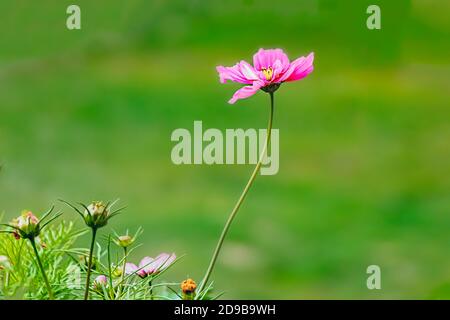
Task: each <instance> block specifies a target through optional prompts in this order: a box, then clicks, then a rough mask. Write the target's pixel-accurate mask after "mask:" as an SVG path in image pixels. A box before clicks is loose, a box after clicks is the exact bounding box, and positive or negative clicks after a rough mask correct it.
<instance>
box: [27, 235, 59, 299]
mask: <svg viewBox="0 0 450 320" xmlns="http://www.w3.org/2000/svg"><path fill="white" fill-rule="evenodd" d="M30 242H31V246H32V247H33V251H34V254H35V255H36V260H37V263H38V266H39V269H40V270H41V273H42V277H43V278H44V282H45V286H46V287H47V291H48V298H49V299H50V300H53V291H52V287H51V286H50V282H48V278H47V275H46V274H45V270H44V266H43V265H42V262H41V258H39V253H38V251H37V248H36V242H35V241H34V238H30Z"/></svg>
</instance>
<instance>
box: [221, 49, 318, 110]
mask: <svg viewBox="0 0 450 320" xmlns="http://www.w3.org/2000/svg"><path fill="white" fill-rule="evenodd" d="M313 61H314V53H310V54H309V55H308V56H307V57H306V58H305V57H300V58H298V59H296V60H294V61H292V62H289V58H288V56H287V55H286V54H285V53H284V52H283V50H281V49H269V50H265V49H259V51H258V52H257V53H256V54H255V55H254V56H253V66H252V65H250V64H249V63H248V62H246V61H243V60H242V61H241V62H239V63H237V64H236V65H234V66H233V67H223V66H218V67H217V68H216V69H217V72H219V77H220V82H221V83H226V81H227V80H231V81H233V82H239V83H243V84H246V85H247V86H245V87H242V88H241V89H239V90H238V91H236V92H235V93H234V95H233V97H232V98H231V99H230V100H229V101H228V103H231V104H233V103H235V102H236V101H237V100H239V99H245V98H248V97H250V96H252V95H254V94H255V93H256V92H257V91H258V90H259V89H262V90H264V91H266V92H274V91H275V90H277V89H278V87H279V86H280V85H281V83H283V82H289V81H296V80H300V79H303V78H304V77H306V76H307V75H308V74H310V73H311V72H312V71H313V69H314V66H313Z"/></svg>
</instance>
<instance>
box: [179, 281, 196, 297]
mask: <svg viewBox="0 0 450 320" xmlns="http://www.w3.org/2000/svg"><path fill="white" fill-rule="evenodd" d="M195 289H197V284H196V283H195V281H194V280H192V279H186V280H184V281H183V282H182V283H181V291H183V293H185V294H191V293H193V292H195Z"/></svg>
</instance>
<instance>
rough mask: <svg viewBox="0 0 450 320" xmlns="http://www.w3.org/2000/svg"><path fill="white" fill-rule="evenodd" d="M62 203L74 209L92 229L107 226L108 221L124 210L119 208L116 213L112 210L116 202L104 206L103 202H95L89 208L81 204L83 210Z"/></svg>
mask: <svg viewBox="0 0 450 320" xmlns="http://www.w3.org/2000/svg"><path fill="white" fill-rule="evenodd" d="M60 201H61V202H64V203H65V204H67V205H68V206H70V207H71V208H72V209H74V210H75V211H76V212H77V213H78V214H79V215H80V216H81V217H82V218H83V220H84V222H85V223H86V225H87V226H88V227H90V228H92V229H99V228H101V227H104V226H106V224H107V223H108V220H109V219H111V218H112V217H114V216H115V215H117V214H119V213H120V211H121V210H122V209H123V208H119V209H117V210H115V211H113V210H111V209H112V206H113V205H114V204H115V203H116V201H115V202H113V203H109V202H108V203H107V204H104V203H103V202H102V201H93V202H92V203H91V204H89V205H88V206H86V205H84V204H82V203H79V204H80V205H81V206H82V207H83V209H82V210H80V209H79V208H77V207H76V206H74V205H72V204H70V203H69V202H67V201H65V200H60Z"/></svg>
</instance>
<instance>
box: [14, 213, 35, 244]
mask: <svg viewBox="0 0 450 320" xmlns="http://www.w3.org/2000/svg"><path fill="white" fill-rule="evenodd" d="M11 226H14V227H15V228H16V230H15V231H14V236H15V237H16V239H18V238H24V239H26V238H36V237H37V236H39V233H40V228H39V219H38V218H37V217H36V216H35V215H34V214H33V213H32V212H31V211H28V210H24V211H22V214H21V215H20V216H19V217H18V218H16V219H14V220H13V221H12V222H11Z"/></svg>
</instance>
